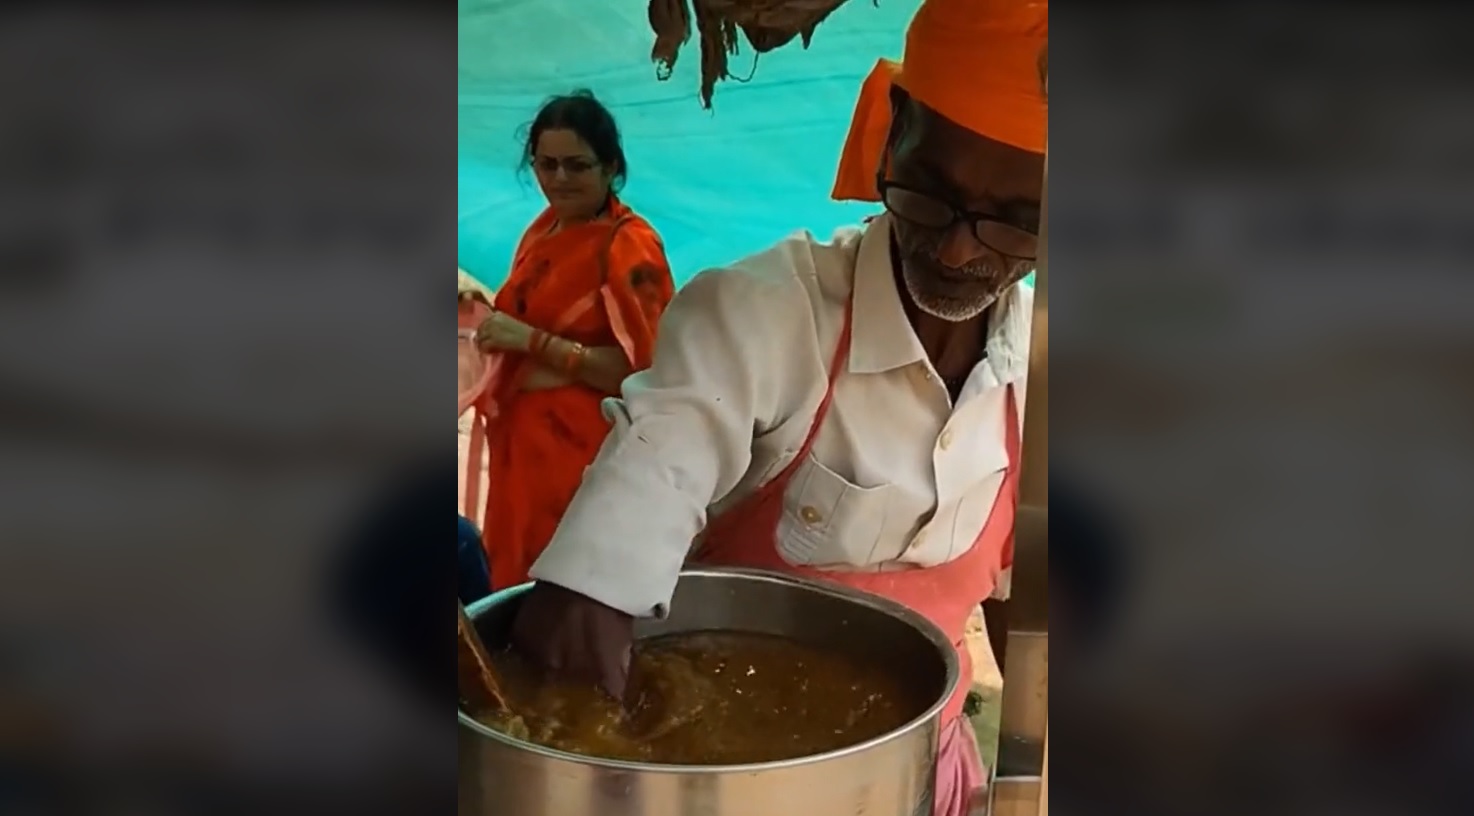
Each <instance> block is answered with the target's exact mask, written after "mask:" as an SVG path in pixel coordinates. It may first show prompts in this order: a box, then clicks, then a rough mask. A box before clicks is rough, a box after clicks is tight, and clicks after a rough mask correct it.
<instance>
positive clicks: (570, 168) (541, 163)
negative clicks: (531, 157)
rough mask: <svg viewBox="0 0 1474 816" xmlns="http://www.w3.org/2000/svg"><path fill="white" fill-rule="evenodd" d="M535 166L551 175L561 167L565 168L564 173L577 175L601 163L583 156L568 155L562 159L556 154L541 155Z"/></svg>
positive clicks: (541, 171)
mask: <svg viewBox="0 0 1474 816" xmlns="http://www.w3.org/2000/svg"><path fill="white" fill-rule="evenodd" d="M533 166H534V167H536V168H537V170H538V172H539V173H546V174H548V175H550V176H551V175H553V174H555V173H557V172H558V168H559V167H561V168H563V172H564V173H567V174H568V175H570V176H577V175H580V174H582V173H587V172H589V171H590V170H592V169H594V168H595V167H598V166H599V163H598V162H596V161H590V160H589V159H585V158H584V157H582V156H568V157H567V158H562V159H560V158H558V157H556V156H541V157H539V158H537V159H536V160H535V161H533Z"/></svg>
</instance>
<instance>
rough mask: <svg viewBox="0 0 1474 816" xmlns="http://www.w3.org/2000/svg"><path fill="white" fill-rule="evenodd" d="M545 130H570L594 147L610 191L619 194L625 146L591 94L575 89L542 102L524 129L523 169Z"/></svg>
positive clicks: (624, 168) (611, 118) (625, 171)
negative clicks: (539, 108)
mask: <svg viewBox="0 0 1474 816" xmlns="http://www.w3.org/2000/svg"><path fill="white" fill-rule="evenodd" d="M548 130H571V131H573V132H574V133H577V134H578V138H580V139H583V140H584V141H585V142H587V143H588V146H589V147H591V148H593V150H594V155H595V156H597V157H598V158H599V163H600V164H601V165H603V166H604V167H605V168H607V169H608V170H609V171H610V179H611V182H610V189H612V190H613V191H614V192H619V189H620V188H621V187H623V186H624V181H625V178H626V177H627V176H628V173H629V167H628V165H626V164H625V160H624V147H623V146H622V145H621V144H620V141H619V126H618V125H616V124H615V123H614V115H613V114H611V113H610V112H609V109H608V108H606V107H604V104H603V103H602V102H600V101H599V100H598V99H596V98H594V92H593V91H589V90H583V89H580V90H577V91H574V92H573V93H571V94H568V95H566V96H555V97H553V98H551V99H549V100H548V101H546V102H544V103H543V106H542V109H541V110H539V111H538V112H537V116H536V117H535V118H534V119H533V120H532V124H530V125H528V126H527V143H526V145H525V147H524V148H523V150H522V162H523V166H524V167H530V166H531V165H532V162H533V159H534V158H535V157H536V155H537V140H538V139H539V138H540V137H541V136H542V135H543V132H544V131H548Z"/></svg>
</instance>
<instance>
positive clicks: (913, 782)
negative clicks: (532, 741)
mask: <svg viewBox="0 0 1474 816" xmlns="http://www.w3.org/2000/svg"><path fill="white" fill-rule="evenodd" d="M526 589H527V588H526V587H518V588H515V589H510V590H506V591H504V592H500V593H497V594H496V595H493V596H492V597H490V598H487V599H485V600H483V601H481V602H479V603H477V604H475V605H474V606H472V607H471V609H470V610H469V614H470V615H471V618H472V620H474V621H475V622H476V627H477V629H478V630H479V631H480V633H481V636H482V638H483V639H485V640H486V643H487V645H488V646H490V647H492V648H496V646H497V645H499V644H504V643H506V641H507V637H508V632H509V630H510V628H511V623H512V617H513V615H514V613H515V612H516V609H517V606H518V604H519V603H520V601H521V597H522V594H523V593H524V592H525V591H526ZM710 630H724V631H741V632H760V633H764V634H772V635H783V636H787V637H791V638H794V639H797V640H800V641H804V642H807V643H812V644H814V645H817V646H821V647H824V648H826V649H837V650H841V651H843V652H845V653H848V654H853V655H855V656H857V657H861V658H864V659H867V660H873V659H877V658H878V659H880V660H883V661H884V662H885V663H886V664H887V665H891V666H894V667H896V670H897V671H898V672H901V673H903V675H904V676H905V678H906V679H907V680H908V681H909V682H910V683H913V684H914V686H915V688H916V689H917V690H918V691H919V692H921V693H923V694H925V695H926V699H930V700H934V701H935V702H934V703H933V704H932V705H931V706H930V707H929V708H927V710H926V711H924V712H922V713H921V714H920V715H919V716H918V717H917V718H916V719H914V720H913V721H911V722H910V723H909V724H907V725H906V726H904V727H902V728H900V729H898V730H896V731H894V732H892V733H890V734H886V735H884V736H881V737H878V738H876V739H873V740H870V741H869V742H865V743H862V744H859V745H855V746H853V747H850V748H846V749H844V750H841V751H834V752H831V753H828V754H820V755H818V756H812V757H805V758H802V759H794V760H787V761H784V762H770V763H763V764H757V765H734V766H714V767H685V766H671V765H646V764H641V763H631V762H616V761H612V760H603V759H590V758H588V757H581V756H576V755H573V754H567V753H563V752H561V751H553V750H550V749H547V748H542V747H539V746H535V745H529V744H527V743H523V742H519V741H516V740H513V739H511V738H509V737H507V736H505V735H503V734H500V733H498V732H495V731H492V730H491V729H489V728H486V727H484V726H482V725H480V724H479V723H476V722H474V721H473V720H471V719H470V718H469V717H467V716H466V715H465V713H463V712H457V719H458V720H459V723H460V725H459V732H460V733H459V740H460V770H459V776H460V778H459V790H460V807H459V809H458V813H460V814H461V816H775V815H776V814H796V815H799V814H801V816H930V814H931V811H932V795H933V786H934V783H935V770H934V768H935V764H936V754H937V743H938V740H939V737H940V733H941V726H940V723H939V719H940V717H941V711H942V706H943V705H944V704H945V703H946V701H947V699H948V697H950V696H951V694H952V691H953V689H955V688H956V686H957V683H958V682H959V680H958V673H959V669H958V665H957V657H956V653H955V652H954V651H953V649H952V645H951V643H949V642H948V640H947V638H946V636H945V635H944V634H943V633H942V632H941V630H939V629H937V628H936V627H935V626H933V625H932V624H931V623H930V622H928V621H927V620H926V619H925V618H923V617H921V616H920V615H918V614H916V613H914V612H912V611H911V610H909V609H906V608H905V607H902V606H900V605H899V604H894V603H891V602H889V601H886V600H883V599H880V598H876V597H873V596H869V595H865V594H861V593H858V592H854V591H851V590H848V589H844V588H840V587H837V586H832V585H829V584H822V583H816V582H812V581H804V580H798V579H794V578H788V577H784V576H779V575H773V574H770V573H765V572H758V571H754V570H730V569H720V570H718V569H693V570H687V571H685V572H683V573H682V574H681V579H680V582H679V583H678V584H677V586H676V594H675V599H674V601H673V602H672V603H671V614H670V617H669V618H667V619H666V620H647V621H640V622H639V623H638V624H637V628H636V634H637V635H638V636H640V637H646V636H655V635H663V634H670V633H675V632H691V631H710Z"/></svg>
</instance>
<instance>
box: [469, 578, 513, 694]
mask: <svg viewBox="0 0 1474 816" xmlns="http://www.w3.org/2000/svg"><path fill="white" fill-rule="evenodd" d="M456 608H457V610H458V616H457V618H456V678H457V679H456V685H457V686H458V688H459V690H460V695H461V699H463V700H465V701H466V704H467V705H468V706H470V707H471V709H472V710H473V711H474V712H475V713H492V712H496V711H500V712H503V713H506V714H511V713H512V709H511V707H510V706H508V705H507V697H506V695H505V694H503V693H502V685H501V682H500V681H498V679H497V676H496V669H495V668H494V667H493V666H492V665H491V655H490V654H488V653H487V651H486V646H485V645H484V644H482V642H481V636H480V635H478V634H476V627H475V626H473V625H472V624H471V618H470V616H469V615H467V614H466V607H465V605H464V604H462V603H460V602H459V601H457V602H456Z"/></svg>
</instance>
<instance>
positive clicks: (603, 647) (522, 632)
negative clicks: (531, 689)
mask: <svg viewBox="0 0 1474 816" xmlns="http://www.w3.org/2000/svg"><path fill="white" fill-rule="evenodd" d="M634 640H635V623H634V619H633V618H631V617H630V616H629V615H626V614H625V613H623V612H620V611H619V610H617V609H613V608H611V607H608V606H605V605H604V604H601V603H599V602H598V601H596V600H594V599H593V598H589V597H586V596H584V595H580V594H578V593H577V592H574V591H572V590H569V589H564V588H563V587H560V586H557V585H555V584H548V583H544V582H542V581H539V582H537V583H536V584H534V585H533V587H532V589H531V590H529V591H528V592H527V595H526V597H525V598H524V599H523V601H522V608H521V609H519V610H518V611H517V620H516V621H515V622H514V623H513V624H512V645H513V647H515V648H516V649H518V650H519V651H521V652H523V653H524V654H526V655H527V656H529V657H531V658H532V659H533V660H534V661H535V662H537V663H539V664H541V665H542V666H543V668H545V669H547V670H548V671H551V672H553V673H555V674H559V675H562V676H565V677H568V678H570V679H573V680H579V681H583V682H589V683H597V684H598V685H599V686H600V687H601V688H603V689H604V691H605V692H607V693H608V694H609V695H610V696H611V697H613V698H614V699H616V700H623V699H624V692H625V686H626V685H627V684H628V682H629V673H630V650H631V648H632V647H633V645H634Z"/></svg>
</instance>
